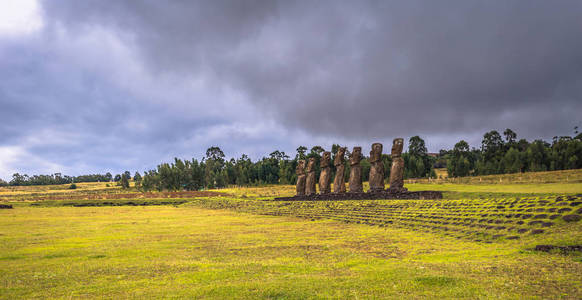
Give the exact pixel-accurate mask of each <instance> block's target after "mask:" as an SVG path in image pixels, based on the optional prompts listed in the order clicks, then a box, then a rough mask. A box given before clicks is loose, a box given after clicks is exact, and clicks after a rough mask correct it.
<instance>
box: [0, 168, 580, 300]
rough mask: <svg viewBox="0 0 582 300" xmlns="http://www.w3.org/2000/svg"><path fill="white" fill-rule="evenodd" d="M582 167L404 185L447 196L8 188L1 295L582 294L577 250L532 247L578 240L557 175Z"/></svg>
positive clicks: (0, 251) (0, 238)
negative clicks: (339, 197) (330, 198)
mask: <svg viewBox="0 0 582 300" xmlns="http://www.w3.org/2000/svg"><path fill="white" fill-rule="evenodd" d="M581 174H582V171H581V170H577V171H576V172H573V171H568V172H560V173H543V174H530V175H531V178H534V179H539V180H540V182H541V181H544V182H546V183H538V182H536V181H533V182H530V183H526V182H518V183H517V184H507V183H505V180H506V179H502V180H503V181H504V182H502V183H499V182H495V180H496V179H495V178H493V179H487V180H488V181H490V182H488V183H484V182H480V183H473V182H471V181H470V180H473V181H474V180H475V179H470V180H469V181H467V182H468V183H464V184H453V183H450V182H449V183H443V184H434V183H416V184H406V187H408V188H409V189H410V190H440V191H443V192H444V194H445V199H443V200H366V201H337V202H327V201H318V202H313V201H311V202H293V203H289V202H281V201H272V199H273V198H274V197H277V196H288V195H292V194H293V193H294V187H293V186H281V185H277V186H261V187H251V188H234V187H233V188H229V189H220V190H217V191H219V192H222V193H224V194H225V195H229V196H212V197H196V198H164V197H160V198H147V199H145V198H140V197H141V196H142V195H141V194H140V193H137V192H136V191H132V192H133V193H135V195H136V196H135V199H125V198H124V199H114V198H115V197H116V196H115V195H117V194H120V193H127V191H122V190H121V189H119V188H118V187H111V188H106V187H105V185H104V184H85V185H83V184H80V185H79V188H78V189H77V190H74V191H69V190H65V189H64V188H63V187H60V186H44V187H22V188H0V199H3V200H0V202H2V203H11V204H14V207H15V208H14V209H3V210H0V298H1V299H30V298H116V299H117V298H218V299H225V298H229V299H230V298H239V299H257V298H259V299H309V298H315V299H330V298H331V299H334V298H335V299H346V298H348V299H361V298H393V299H402V298H428V299H432V298H446V299H450V298H467V299H474V298H509V299H517V298H519V299H522V298H565V299H580V298H582V277H581V276H580V274H582V254H581V253H576V252H572V253H567V254H564V253H560V252H557V251H553V252H550V253H543V252H536V251H533V250H532V248H534V247H535V246H536V245H539V244H551V245H580V244H582V221H578V222H570V223H569V222H565V221H564V220H563V219H562V216H564V215H567V214H582V211H579V209H580V208H581V207H582V205H580V204H576V203H577V202H579V201H580V199H581V196H576V195H578V194H582V184H581V183H580V182H575V180H574V182H572V181H568V182H565V181H564V182H553V181H555V180H554V179H552V178H562V177H563V176H568V178H578V177H580V175H581ZM515 176H523V175H520V174H516V175H515ZM528 176H529V175H528ZM556 176H558V177H556ZM560 176H561V177H560ZM494 179H495V180H494ZM516 181H519V180H516ZM47 195H49V196H48V197H47ZM65 195H72V197H69V198H70V199H66V200H59V199H62V198H66V197H64V196H65ZM96 195H97V196H98V197H97V198H96V199H94V200H89V197H94V196H96ZM161 195H162V194H160V196H161ZM124 197H126V196H124ZM156 197H157V194H156ZM558 197H560V198H558ZM53 198H54V199H53ZM516 198H519V199H516ZM91 199H93V198H91ZM264 200H267V201H264ZM132 205H138V206H132ZM75 206H85V207H75ZM564 208H569V209H570V210H569V211H561V212H560V210H563V209H564ZM542 210H543V211H542ZM508 215H509V216H508ZM517 215H519V216H517ZM524 215H530V216H528V217H527V218H524ZM553 215H557V216H558V217H556V218H554V219H551V217H552V216H553ZM388 221H390V222H388ZM435 221H436V222H441V223H434V222H435ZM501 221H503V222H510V223H498V222H501ZM537 221H541V222H543V223H552V226H550V227H542V226H541V225H540V223H532V224H530V222H537ZM357 222H359V223H357ZM443 222H444V223H443ZM517 222H523V223H521V224H519V223H517ZM445 223H446V224H445ZM470 225H474V227H471V226H470ZM477 225H479V226H484V227H485V228H483V227H479V226H477ZM430 226H432V227H434V228H429V227H430ZM475 226H477V227H475ZM499 226H505V227H507V228H505V229H499V228H498V227H499ZM489 227H491V228H489ZM509 227H514V228H513V229H511V230H510V229H509ZM445 228H446V229H445ZM488 228H489V229H488ZM523 228H527V229H528V230H531V229H543V230H544V232H543V233H542V234H531V233H530V232H531V231H528V232H526V233H517V232H516V230H518V229H523ZM497 235H502V236H503V237H496V238H495V237H494V236H497ZM509 236H519V239H516V240H509V239H506V237H509Z"/></svg>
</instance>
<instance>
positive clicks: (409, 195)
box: [274, 191, 443, 201]
mask: <svg viewBox="0 0 582 300" xmlns="http://www.w3.org/2000/svg"><path fill="white" fill-rule="evenodd" d="M442 198H443V193H442V192H438V191H417V192H400V193H391V192H387V191H382V192H370V193H338V194H333V193H332V194H315V195H309V196H294V197H279V198H275V199H274V200H276V201H318V200H325V201H329V200H379V199H407V200H413V199H419V200H424V199H442Z"/></svg>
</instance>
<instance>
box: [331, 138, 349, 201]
mask: <svg viewBox="0 0 582 300" xmlns="http://www.w3.org/2000/svg"><path fill="white" fill-rule="evenodd" d="M345 155H346V147H340V148H339V149H338V150H337V153H336V154H335V159H334V160H333V165H334V166H335V178H334V180H333V192H334V193H345V192H346V181H345V179H344V172H345V169H346V166H344V156H345Z"/></svg>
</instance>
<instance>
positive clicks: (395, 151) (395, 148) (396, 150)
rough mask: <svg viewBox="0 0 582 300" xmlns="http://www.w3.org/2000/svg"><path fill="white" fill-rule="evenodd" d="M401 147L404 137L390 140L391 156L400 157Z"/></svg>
mask: <svg viewBox="0 0 582 300" xmlns="http://www.w3.org/2000/svg"><path fill="white" fill-rule="evenodd" d="M402 147H404V139H403V138H395V139H394V141H393V142H392V157H400V154H402Z"/></svg>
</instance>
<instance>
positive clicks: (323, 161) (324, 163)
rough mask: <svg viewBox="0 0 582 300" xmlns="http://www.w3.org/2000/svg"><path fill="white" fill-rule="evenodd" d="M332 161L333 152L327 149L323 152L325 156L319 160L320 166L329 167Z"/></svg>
mask: <svg viewBox="0 0 582 300" xmlns="http://www.w3.org/2000/svg"><path fill="white" fill-rule="evenodd" d="M330 161H331V152H329V151H325V152H323V156H322V157H321V160H320V161H319V166H320V167H321V168H327V167H329V162H330Z"/></svg>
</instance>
